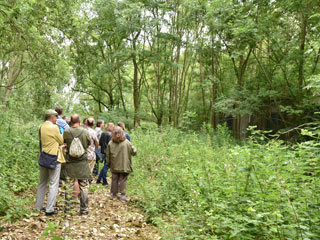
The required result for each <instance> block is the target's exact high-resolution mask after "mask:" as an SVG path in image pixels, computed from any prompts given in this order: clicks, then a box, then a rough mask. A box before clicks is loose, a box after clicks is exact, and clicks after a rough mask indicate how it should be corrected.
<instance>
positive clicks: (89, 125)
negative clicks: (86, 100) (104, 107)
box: [87, 118, 94, 128]
mask: <svg viewBox="0 0 320 240" xmlns="http://www.w3.org/2000/svg"><path fill="white" fill-rule="evenodd" d="M87 124H88V127H90V128H92V127H93V126H94V119H93V118H88V121H87Z"/></svg>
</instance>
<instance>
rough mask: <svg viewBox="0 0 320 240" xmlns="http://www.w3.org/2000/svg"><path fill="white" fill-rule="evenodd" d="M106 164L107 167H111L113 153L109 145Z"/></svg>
mask: <svg viewBox="0 0 320 240" xmlns="http://www.w3.org/2000/svg"><path fill="white" fill-rule="evenodd" d="M106 163H107V167H108V168H110V167H111V151H110V145H109V144H108V146H107V152H106Z"/></svg>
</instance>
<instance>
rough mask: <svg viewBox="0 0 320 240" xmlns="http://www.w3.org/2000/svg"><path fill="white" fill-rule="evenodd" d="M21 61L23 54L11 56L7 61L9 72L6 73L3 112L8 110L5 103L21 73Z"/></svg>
mask: <svg viewBox="0 0 320 240" xmlns="http://www.w3.org/2000/svg"><path fill="white" fill-rule="evenodd" d="M22 60H23V53H22V54H21V55H20V56H13V57H11V58H10V61H9V71H8V75H7V76H8V77H7V78H8V79H7V83H6V86H5V92H4V95H3V99H2V105H3V111H6V110H7V108H8V105H7V102H8V99H9V97H10V94H11V91H12V89H13V87H14V85H15V82H16V80H17V78H18V77H19V75H20V73H21V71H22V68H23V66H22Z"/></svg>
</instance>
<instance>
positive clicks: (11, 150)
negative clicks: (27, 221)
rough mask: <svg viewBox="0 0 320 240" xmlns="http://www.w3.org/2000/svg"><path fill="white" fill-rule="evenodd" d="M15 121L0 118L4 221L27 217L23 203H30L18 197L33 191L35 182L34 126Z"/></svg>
mask: <svg viewBox="0 0 320 240" xmlns="http://www.w3.org/2000/svg"><path fill="white" fill-rule="evenodd" d="M16 117H17V116H14V115H9V114H2V115H0V124H1V130H0V139H1V144H0V159H1V161H0V216H1V217H4V218H5V219H7V220H8V221H12V220H15V219H18V218H21V217H22V216H25V215H28V214H30V210H29V208H28V206H27V204H26V203H30V202H31V201H32V199H29V198H24V197H21V196H20V194H23V193H24V192H25V191H26V190H33V189H34V188H35V186H36V185H37V184H38V178H39V176H38V175H39V171H38V164H37V156H38V152H39V150H38V148H39V143H38V132H37V126H36V125H35V124H33V123H29V124H27V125H26V124H25V123H23V121H19V122H16V119H17V118H16ZM14 119H15V120H14Z"/></svg>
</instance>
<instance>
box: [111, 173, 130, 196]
mask: <svg viewBox="0 0 320 240" xmlns="http://www.w3.org/2000/svg"><path fill="white" fill-rule="evenodd" d="M128 175H129V173H114V172H113V173H112V182H111V193H112V194H113V195H117V194H118V192H120V193H121V194H125V193H126V189H127V180H128Z"/></svg>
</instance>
